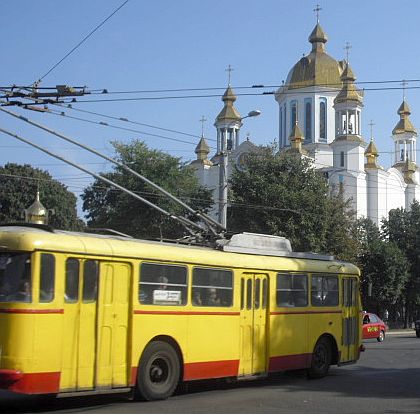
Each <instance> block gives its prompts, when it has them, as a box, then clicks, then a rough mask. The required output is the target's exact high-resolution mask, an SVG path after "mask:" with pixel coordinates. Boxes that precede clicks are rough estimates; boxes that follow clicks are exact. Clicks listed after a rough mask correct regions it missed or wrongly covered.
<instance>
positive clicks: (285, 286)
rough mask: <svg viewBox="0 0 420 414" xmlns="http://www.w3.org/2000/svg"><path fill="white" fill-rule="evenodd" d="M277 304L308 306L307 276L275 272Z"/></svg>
mask: <svg viewBox="0 0 420 414" xmlns="http://www.w3.org/2000/svg"><path fill="white" fill-rule="evenodd" d="M276 302H277V306H287V307H302V306H308V276H307V275H299V274H296V275H295V274H282V273H278V274H277V292H276Z"/></svg>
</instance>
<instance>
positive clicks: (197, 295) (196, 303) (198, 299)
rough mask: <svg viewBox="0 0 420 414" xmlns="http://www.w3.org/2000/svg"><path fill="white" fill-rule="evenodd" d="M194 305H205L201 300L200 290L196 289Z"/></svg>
mask: <svg viewBox="0 0 420 414" xmlns="http://www.w3.org/2000/svg"><path fill="white" fill-rule="evenodd" d="M192 303H193V305H194V306H202V305H203V300H202V298H201V291H199V290H198V289H195V290H194V291H193V298H192Z"/></svg>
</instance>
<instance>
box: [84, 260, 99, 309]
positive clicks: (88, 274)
mask: <svg viewBox="0 0 420 414" xmlns="http://www.w3.org/2000/svg"><path fill="white" fill-rule="evenodd" d="M98 276H99V266H98V262H97V260H86V261H85V262H84V264H83V296H82V300H83V302H84V303H89V302H95V301H96V299H97V296H98Z"/></svg>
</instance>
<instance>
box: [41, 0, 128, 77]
mask: <svg viewBox="0 0 420 414" xmlns="http://www.w3.org/2000/svg"><path fill="white" fill-rule="evenodd" d="M129 1H130V0H125V1H124V2H123V3H122V4H121V5H120V6H118V7H117V8H116V9H115V10H114V11H113V12H112V13H111V14H110V15H109V16H108V17H106V18H105V19H104V20H103V21H102V22H101V23H99V24H98V25H97V26H96V27H95V28H94V29H92V30H91V31H90V32H89V33H88V34H87V35H86V36H85V37H84V38H83V39H82V40H81V41H80V42H79V43H77V45H76V46H74V47H73V48H72V49H71V50H70V51H68V52H67V53H66V54H65V55H64V56H63V57H62V58H61V59H60V60H59V61H58V62H57V63H55V64H54V65H53V66H52V67H51V68H50V69H49V70H48V71H47V72H46V73H45V74H44V75H42V76H41V77H40V78H38V80H36V81H35V82H34V85H36V84H38V83H39V82H41V81H42V80H43V79H44V78H45V77H46V76H47V75H49V74H50V73H51V72H52V71H53V70H54V69H55V68H56V67H57V66H58V65H60V64H61V63H62V62H63V61H64V60H65V59H67V58H68V57H69V56H70V55H71V54H72V53H73V52H74V51H75V50H76V49H78V48H79V47H80V46H81V45H82V44H83V43H84V42H86V40H88V39H89V38H90V37H91V36H92V35H93V34H94V33H95V32H96V31H97V30H99V29H100V28H101V27H102V26H103V25H104V24H105V23H106V22H107V21H108V20H109V19H110V18H111V17H112V16H114V15H115V14H116V13H117V12H118V11H119V10H121V9H122V8H123V7H124V6H125V5H126V4H127V3H128V2H129Z"/></svg>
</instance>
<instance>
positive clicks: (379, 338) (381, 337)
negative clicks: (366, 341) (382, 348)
mask: <svg viewBox="0 0 420 414" xmlns="http://www.w3.org/2000/svg"><path fill="white" fill-rule="evenodd" d="M376 340H377V341H378V342H383V341H384V340H385V331H382V330H381V332H379V336H378V337H377V338H376Z"/></svg>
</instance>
